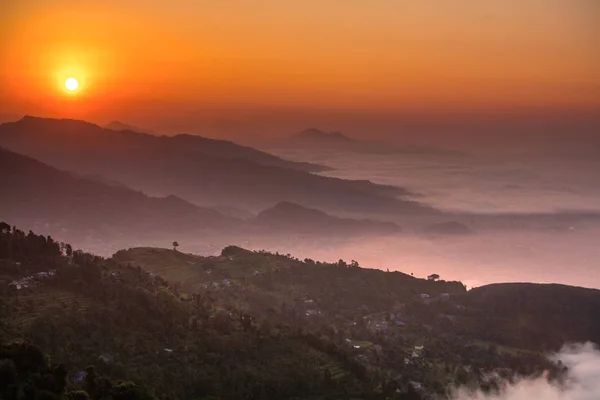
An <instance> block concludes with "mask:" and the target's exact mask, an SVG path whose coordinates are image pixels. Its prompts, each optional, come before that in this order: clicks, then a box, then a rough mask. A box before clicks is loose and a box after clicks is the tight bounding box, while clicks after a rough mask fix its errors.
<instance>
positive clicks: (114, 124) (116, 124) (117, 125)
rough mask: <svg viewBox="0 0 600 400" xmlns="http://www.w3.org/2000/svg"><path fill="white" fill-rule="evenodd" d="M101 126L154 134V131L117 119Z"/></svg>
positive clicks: (115, 129) (116, 129) (114, 129)
mask: <svg viewBox="0 0 600 400" xmlns="http://www.w3.org/2000/svg"><path fill="white" fill-rule="evenodd" d="M103 128H104V129H111V130H113V131H133V132H143V133H149V134H154V132H152V131H151V130H149V129H144V128H140V127H138V126H135V125H130V124H127V123H125V122H122V121H118V120H114V121H111V122H109V123H108V124H106V125H104V127H103Z"/></svg>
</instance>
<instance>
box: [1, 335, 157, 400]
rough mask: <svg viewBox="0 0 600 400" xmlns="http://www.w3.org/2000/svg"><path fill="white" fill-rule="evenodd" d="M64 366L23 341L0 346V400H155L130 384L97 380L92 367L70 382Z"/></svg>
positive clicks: (147, 393)
mask: <svg viewBox="0 0 600 400" xmlns="http://www.w3.org/2000/svg"><path fill="white" fill-rule="evenodd" d="M69 376H70V371H69V370H68V369H67V367H66V364H64V363H58V364H57V363H54V364H51V363H50V360H49V358H48V356H47V355H45V354H44V353H43V352H42V351H41V350H40V349H39V347H37V346H35V345H33V344H31V343H29V342H24V341H14V342H10V343H5V344H0V398H1V399H3V400H29V399H36V400H37V399H39V400H62V399H67V400H155V399H156V398H155V397H154V396H153V395H152V394H151V393H150V392H149V391H148V390H146V389H145V388H143V387H140V386H138V385H136V384H135V383H133V382H130V381H112V380H111V379H110V378H108V377H106V376H99V375H98V373H97V372H96V369H95V368H94V367H93V366H88V367H87V368H86V369H85V371H80V372H78V373H77V377H78V378H77V379H76V382H70V381H72V379H69Z"/></svg>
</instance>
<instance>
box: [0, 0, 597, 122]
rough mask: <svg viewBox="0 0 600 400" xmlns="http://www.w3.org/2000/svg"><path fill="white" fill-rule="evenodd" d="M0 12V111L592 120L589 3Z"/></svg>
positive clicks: (29, 1) (48, 1)
mask: <svg viewBox="0 0 600 400" xmlns="http://www.w3.org/2000/svg"><path fill="white" fill-rule="evenodd" d="M0 8H1V10H2V12H0V102H1V103H0V105H1V106H2V107H1V109H0V112H4V113H16V114H24V113H29V114H34V115H51V116H66V117H77V118H87V119H92V120H98V119H101V120H102V119H113V118H131V119H133V120H137V121H139V120H141V118H142V116H143V115H148V114H151V115H155V116H157V118H158V117H159V116H163V118H166V116H168V115H171V116H177V115H180V116H182V115H193V114H194V112H195V111H196V110H207V109H220V108H221V109H228V110H240V111H243V110H246V111H247V110H258V109H287V110H296V109H298V110H300V109H301V110H332V111H338V112H339V111H344V112H366V113H368V112H373V111H377V112H414V111H419V112H426V113H428V112H431V113H436V112H444V113H447V112H457V111H461V112H464V111H465V110H469V111H490V110H491V111H497V110H522V109H537V110H539V109H541V110H557V109H558V110H564V109H569V110H574V109H575V110H598V109H600V2H598V1H596V0H560V1H559V0H487V1H486V0H477V1H475V0H455V1H439V0H436V1H434V0H419V1H412V0H411V1H404V0H370V1H364V0H303V1H281V0H254V1H247V0H214V1H213V0H169V1H166V0H165V1H159V0H127V1H124V0H98V1H94V0H87V1H80V0H78V1H73V0H0ZM69 76H74V77H76V78H77V79H78V80H79V81H80V83H81V86H80V89H79V91H78V92H77V94H76V95H68V94H67V93H65V91H64V90H63V85H64V80H65V79H66V78H67V77H69ZM305 112H306V111H305ZM173 118H175V117H173Z"/></svg>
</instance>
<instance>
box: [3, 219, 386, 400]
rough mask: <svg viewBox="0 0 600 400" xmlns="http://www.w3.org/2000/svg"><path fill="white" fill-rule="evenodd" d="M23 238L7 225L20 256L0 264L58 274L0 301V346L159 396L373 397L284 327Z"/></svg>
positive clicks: (101, 386)
mask: <svg viewBox="0 0 600 400" xmlns="http://www.w3.org/2000/svg"><path fill="white" fill-rule="evenodd" d="M24 237H25V239H23V241H22V235H21V233H19V231H18V230H15V229H12V228H11V229H10V230H8V231H7V230H6V229H5V230H4V231H3V234H2V240H1V244H2V245H4V244H5V243H7V242H10V243H16V242H18V243H21V244H22V245H24V246H25V247H24V248H26V249H27V250H26V251H24V252H12V253H10V254H8V253H7V252H5V253H3V256H2V260H3V261H4V263H2V264H1V265H14V264H15V262H22V264H21V265H22V266H23V265H25V260H29V261H27V264H28V265H30V266H31V268H33V269H37V270H44V269H45V268H47V266H48V263H49V262H50V260H54V261H53V264H52V265H53V266H54V267H55V269H56V274H55V275H54V276H52V277H48V278H46V279H44V280H43V281H40V282H39V283H38V284H37V285H36V286H35V287H34V288H33V290H32V291H31V292H28V293H26V294H25V293H24V294H20V295H19V296H14V295H11V294H10V293H8V292H6V293H5V294H4V295H2V296H0V309H1V310H2V312H1V313H0V341H4V342H10V341H11V340H13V339H15V338H25V339H27V340H29V341H31V343H33V344H35V345H36V346H39V348H40V349H42V351H43V352H47V353H48V354H49V355H50V357H51V358H52V359H53V360H54V359H55V360H68V362H69V365H70V366H71V367H72V368H71V369H72V370H74V371H84V372H85V371H86V367H87V366H89V365H95V369H94V371H97V375H98V376H110V377H112V378H113V380H122V381H126V382H127V381H129V382H136V383H138V384H140V385H145V386H147V387H148V388H150V389H151V390H152V391H153V392H154V393H155V394H156V396H157V397H159V398H163V399H173V400H176V399H189V398H196V399H209V398H213V399H217V398H218V399H224V400H225V399H232V400H233V399H240V398H245V399H284V398H298V399H302V398H309V397H312V396H330V397H331V398H339V397H340V396H351V395H357V396H363V394H364V395H365V396H367V398H368V396H370V395H373V394H374V393H375V386H374V385H373V383H372V382H371V381H369V380H364V379H362V376H361V375H359V374H358V373H356V372H355V371H353V370H348V371H347V372H348V373H347V374H345V375H344V377H343V378H341V379H338V380H331V379H329V378H328V377H327V374H326V373H325V372H324V370H323V366H324V365H327V364H328V363H331V362H335V360H336V359H335V358H333V357H332V356H331V355H330V354H328V353H327V352H325V351H322V350H320V349H319V348H318V347H315V346H312V345H311V344H310V343H308V342H307V341H306V340H304V339H303V338H302V337H301V336H298V334H297V333H296V332H295V331H294V330H293V329H291V328H290V327H287V326H284V325H278V324H272V323H271V322H269V321H266V320H264V319H263V318H256V319H255V318H251V317H249V316H247V315H245V314H244V313H240V312H238V310H235V309H223V308H222V307H221V306H219V305H218V304H215V303H214V301H213V300H212V299H211V297H210V296H199V295H184V294H177V293H176V292H175V291H174V290H173V289H172V288H171V287H170V285H169V283H168V282H166V281H165V280H163V279H161V278H160V277H155V276H151V275H150V274H148V273H146V272H145V271H143V270H142V269H141V268H139V267H137V266H133V265H127V264H126V265H120V264H118V263H116V262H115V261H113V260H106V259H103V258H101V257H96V256H94V255H92V254H89V253H85V252H80V251H72V252H70V256H68V255H66V250H64V249H63V250H61V246H60V244H59V245H57V246H53V249H54V250H53V251H52V252H48V251H47V249H46V248H45V247H43V246H39V247H35V246H33V243H37V242H38V241H39V242H40V243H41V237H39V236H35V235H24ZM28 237H29V239H27V238H28ZM44 241H45V243H54V241H51V239H50V238H44ZM17 260H21V261H17ZM0 273H1V274H6V275H7V276H10V278H11V279H18V278H20V277H22V276H23V275H24V274H26V273H29V271H23V270H18V271H17V270H7V269H5V268H4V267H2V270H1V271H0ZM0 358H2V357H0ZM4 358H6V357H4ZM13 362H14V361H13ZM40 368H42V367H40ZM48 368H50V370H49V371H50V372H48V373H47V374H50V375H51V371H52V367H48ZM91 372H92V370H89V369H88V370H87V375H86V376H88V377H89V376H90V375H93V373H91ZM32 373H34V374H35V372H32ZM47 374H46V375H47ZM24 379H25V378H24ZM44 379H45V378H44ZM19 382H20V381H19ZM19 382H17V383H14V385H17V386H18V387H17V386H14V387H13V386H11V387H13V389H14V390H16V392H15V393H16V396H17V397H16V398H21V397H18V396H20V394H19V393H21V391H22V389H21V387H22V385H21V383H19ZM102 382H104V383H102ZM19 385H21V386H19ZM40 385H41V386H40ZM40 385H38V386H39V387H38V386H35V387H36V388H37V389H35V390H37V391H38V392H39V393H41V392H43V391H46V390H49V389H47V388H46V386H44V385H42V384H40ZM122 386H123V385H118V384H112V385H110V386H108V385H107V384H106V382H105V380H103V379H101V378H99V379H98V384H97V385H91V386H90V387H83V386H82V387H81V388H80V389H81V390H84V391H85V392H87V394H88V395H89V396H90V397H91V398H102V397H101V396H104V395H105V394H106V393H107V390H109V389H107V388H110V390H111V392H110V393H113V394H112V396H113V398H116V397H115V395H114V393H115V391H116V390H117V389H119V388H121V387H122ZM91 387H93V388H96V389H90V388H91ZM74 388H78V387H77V385H75V386H74ZM59 389H60V388H58V389H52V390H56V391H55V392H53V393H54V394H59V392H60V390H59ZM65 390H66V389H65ZM123 390H124V389H123ZM11 393H12V392H11ZM36 393H37V392H36ZM65 393H66V392H65ZM9 395H10V396H12V395H13V394H7V395H6V396H5V397H6V398H11V399H12V397H7V396H9ZM75 395H76V394H72V395H71V396H75ZM81 395H82V396H84V395H83V394H81ZM211 396H213V397H211ZM27 398H29V397H27ZM31 398H36V397H31ZM49 398H50V397H49ZM131 398H132V399H133V398H138V397H131Z"/></svg>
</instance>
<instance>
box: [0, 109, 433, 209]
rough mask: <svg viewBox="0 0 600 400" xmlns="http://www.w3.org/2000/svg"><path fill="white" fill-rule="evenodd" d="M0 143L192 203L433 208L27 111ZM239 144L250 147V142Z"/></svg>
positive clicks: (391, 190) (363, 185) (378, 190)
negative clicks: (280, 203)
mask: <svg viewBox="0 0 600 400" xmlns="http://www.w3.org/2000/svg"><path fill="white" fill-rule="evenodd" d="M201 143H210V144H211V146H213V147H214V148H217V149H221V150H218V151H216V150H215V151H213V152H214V153H217V155H212V154H211V155H208V154H205V153H203V151H200V150H198V148H203V145H201ZM0 145H3V146H5V147H7V148H9V149H11V150H13V151H16V152H19V153H23V154H27V155H29V156H31V157H34V158H36V159H39V160H41V161H43V162H46V163H49V164H51V165H53V166H55V167H57V168H61V169H64V170H71V171H76V172H77V173H79V174H95V175H101V176H104V177H106V178H107V179H109V180H112V181H117V182H122V183H123V184H125V185H127V186H129V187H132V188H135V189H138V190H142V191H144V192H145V193H148V194H150V195H153V196H167V195H170V194H173V195H176V196H179V197H181V198H183V199H185V200H188V201H191V202H193V203H195V204H198V205H208V206H210V205H213V204H223V205H234V206H244V207H247V208H250V209H251V210H260V209H264V208H265V207H268V206H270V205H272V204H274V203H276V202H278V201H282V200H289V201H293V202H297V203H301V204H305V205H307V206H310V207H315V208H319V209H323V210H332V209H333V210H343V211H351V212H373V213H375V212H377V213H385V212H403V213H414V212H432V211H433V210H432V209H431V208H430V207H427V206H424V205H421V204H419V203H417V202H413V201H408V200H403V199H398V198H397V196H400V195H407V194H409V193H408V192H407V191H406V190H404V189H401V188H397V187H392V186H385V185H376V184H373V183H371V182H369V181H348V180H343V179H335V178H327V177H322V176H318V175H313V174H310V173H307V172H304V171H297V170H293V169H288V168H280V167H274V166H270V165H262V164H260V163H257V162H254V161H249V160H248V159H240V158H229V157H228V156H225V155H224V156H221V157H220V156H218V153H219V152H223V149H224V148H228V149H233V148H236V149H237V148H241V147H240V146H237V147H236V145H234V144H231V143H229V142H220V141H212V140H209V139H202V138H196V137H192V136H179V137H173V138H169V137H156V136H151V135H147V134H143V133H138V132H132V131H113V130H108V129H102V128H100V127H99V126H97V125H94V124H90V123H87V122H83V121H73V120H54V119H40V118H33V117H26V118H23V119H22V120H20V121H18V122H15V123H7V124H3V125H0ZM241 149H243V148H241ZM240 151H243V152H245V154H248V152H250V153H252V154H255V153H254V151H253V150H251V149H250V150H247V151H246V150H240ZM228 154H229V153H228ZM259 154H265V153H259ZM265 157H267V158H268V156H265ZM249 158H252V157H249Z"/></svg>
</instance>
